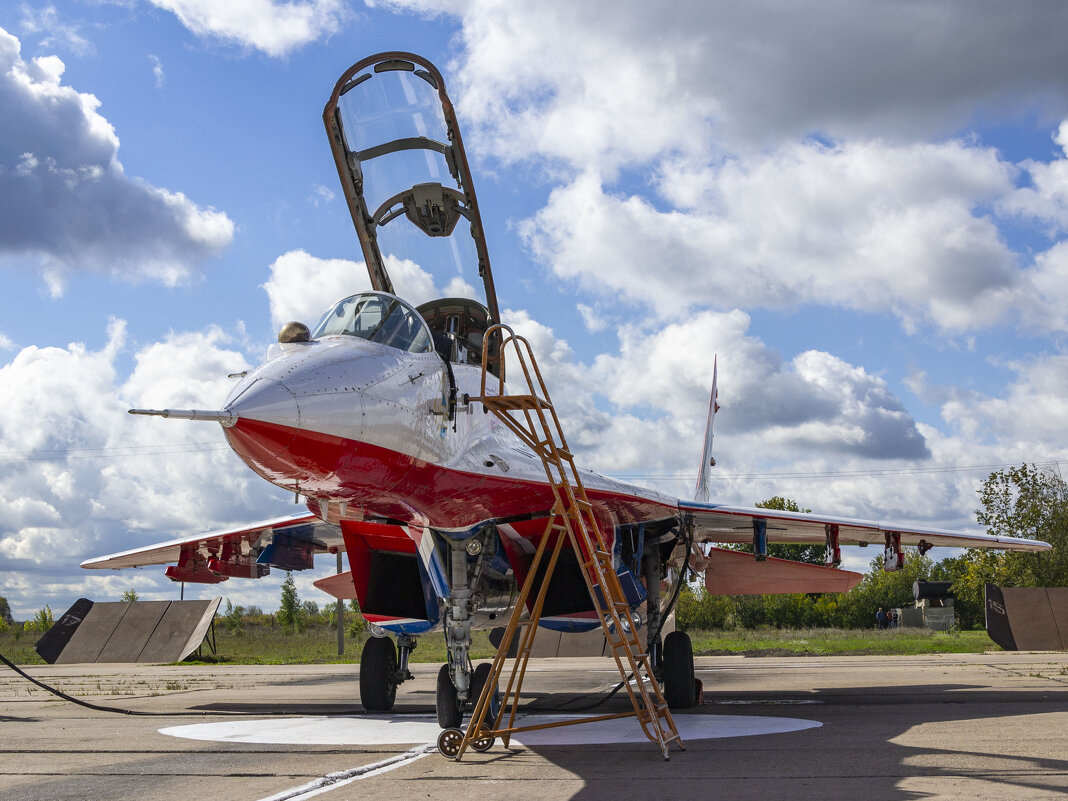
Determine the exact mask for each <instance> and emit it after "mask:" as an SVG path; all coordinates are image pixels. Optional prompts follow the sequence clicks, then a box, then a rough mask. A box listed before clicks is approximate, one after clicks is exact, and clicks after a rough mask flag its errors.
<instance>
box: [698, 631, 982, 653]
mask: <svg viewBox="0 0 1068 801" xmlns="http://www.w3.org/2000/svg"><path fill="white" fill-rule="evenodd" d="M690 637H691V639H692V640H693V649H694V653H695V654H697V655H699V656H715V655H727V654H733V655H743V656H858V655H885V656H894V655H899V656H905V655H911V654H974V653H983V652H984V651H996V650H1001V649H1000V648H999V647H998V646H997V645H996V644H995V643H994V641H993V640H991V639H990V637H989V636H987V633H986V632H985V631H956V632H949V633H947V632H939V631H926V630H923V629H888V630H878V629H870V630H868V629H801V630H797V629H753V630H751V631H746V630H741V631H697V632H690Z"/></svg>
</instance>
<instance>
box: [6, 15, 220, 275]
mask: <svg viewBox="0 0 1068 801" xmlns="http://www.w3.org/2000/svg"><path fill="white" fill-rule="evenodd" d="M63 71H64V64H63V62H62V61H61V60H60V59H59V58H57V57H55V56H44V57H40V58H35V59H33V60H32V61H29V62H27V61H24V60H23V59H22V57H21V55H20V44H19V40H18V39H17V38H16V37H14V36H12V35H11V34H9V33H7V32H6V31H4V30H3V29H0V108H3V109H4V113H3V114H2V115H0V258H4V259H6V260H7V261H8V262H14V263H17V264H25V263H29V264H33V265H34V266H36V267H37V268H38V269H40V270H41V271H42V272H43V274H44V276H45V278H46V280H47V281H48V282H49V285H50V286H51V288H52V290H53V292H60V291H62V286H63V280H64V276H65V275H66V274H67V273H69V272H71V271H75V270H84V269H91V270H97V271H101V272H105V273H109V274H112V275H116V276H122V277H127V278H151V279H153V280H157V281H161V282H162V283H164V284H167V285H173V284H176V283H178V282H180V281H182V280H184V279H185V278H187V277H188V276H189V275H190V273H191V272H192V270H193V269H194V267H195V265H196V264H198V263H199V262H201V261H203V260H204V259H207V258H209V257H211V256H214V255H216V254H218V253H219V252H220V251H221V250H222V249H223V248H224V247H226V246H227V245H228V244H229V243H230V241H231V240H232V239H233V234H234V225H233V222H232V221H231V220H230V218H229V217H227V216H226V214H224V213H222V212H219V211H216V210H214V209H211V208H202V207H200V206H198V205H197V204H196V203H194V202H193V201H191V200H190V199H189V198H188V197H186V196H185V195H184V194H182V193H181V192H173V191H169V190H166V189H162V188H159V187H154V186H151V185H150V184H148V183H146V182H144V181H141V180H137V179H133V178H130V177H128V176H127V175H126V173H125V171H124V170H123V167H122V164H121V163H120V161H119V159H118V149H119V139H118V136H116V134H115V130H114V128H113V126H112V125H111V124H110V123H109V122H108V121H107V119H106V118H104V117H103V116H101V115H100V114H99V113H98V108H99V106H100V101H99V100H98V99H97V98H96V97H94V96H93V95H91V94H88V93H83V92H79V91H77V90H76V89H74V88H73V87H71V86H67V85H64V84H63V81H62V78H63Z"/></svg>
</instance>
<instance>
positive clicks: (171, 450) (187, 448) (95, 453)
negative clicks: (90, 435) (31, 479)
mask: <svg viewBox="0 0 1068 801" xmlns="http://www.w3.org/2000/svg"><path fill="white" fill-rule="evenodd" d="M229 448H230V446H229V445H227V444H226V443H222V442H218V441H215V442H176V443H173V444H170V445H158V444H153V445H116V446H109V447H101V448H55V449H51V450H36V451H0V464H4V463H8V464H10V463H17V462H63V461H67V460H68V459H120V458H130V457H135V456H163V455H167V454H180V453H201V452H210V451H221V450H229Z"/></svg>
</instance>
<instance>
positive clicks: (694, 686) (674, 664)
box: [662, 631, 702, 709]
mask: <svg viewBox="0 0 1068 801" xmlns="http://www.w3.org/2000/svg"><path fill="white" fill-rule="evenodd" d="M662 670H663V673H662V681H663V684H664V700H665V701H667V702H668V706H669V707H670V708H671V709H690V708H691V707H694V706H696V705H697V704H699V703H700V702H701V695H702V687H701V682H700V681H698V680H697V679H696V678H694V673H693V645H692V644H691V643H690V635H688V634H687V633H686V632H684V631H673V632H671V633H670V634H669V635H668V636H667V637H665V638H664V660H663V665H662Z"/></svg>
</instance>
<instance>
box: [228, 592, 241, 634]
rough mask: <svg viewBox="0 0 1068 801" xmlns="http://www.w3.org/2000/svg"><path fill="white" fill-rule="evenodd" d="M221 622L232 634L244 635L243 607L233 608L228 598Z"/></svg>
mask: <svg viewBox="0 0 1068 801" xmlns="http://www.w3.org/2000/svg"><path fill="white" fill-rule="evenodd" d="M223 621H224V622H225V623H226V628H227V629H229V630H230V631H231V632H232V633H233V634H244V633H245V607H243V606H234V605H233V603H232V602H231V601H230V599H229V598H227V599H226V611H225V612H223Z"/></svg>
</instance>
